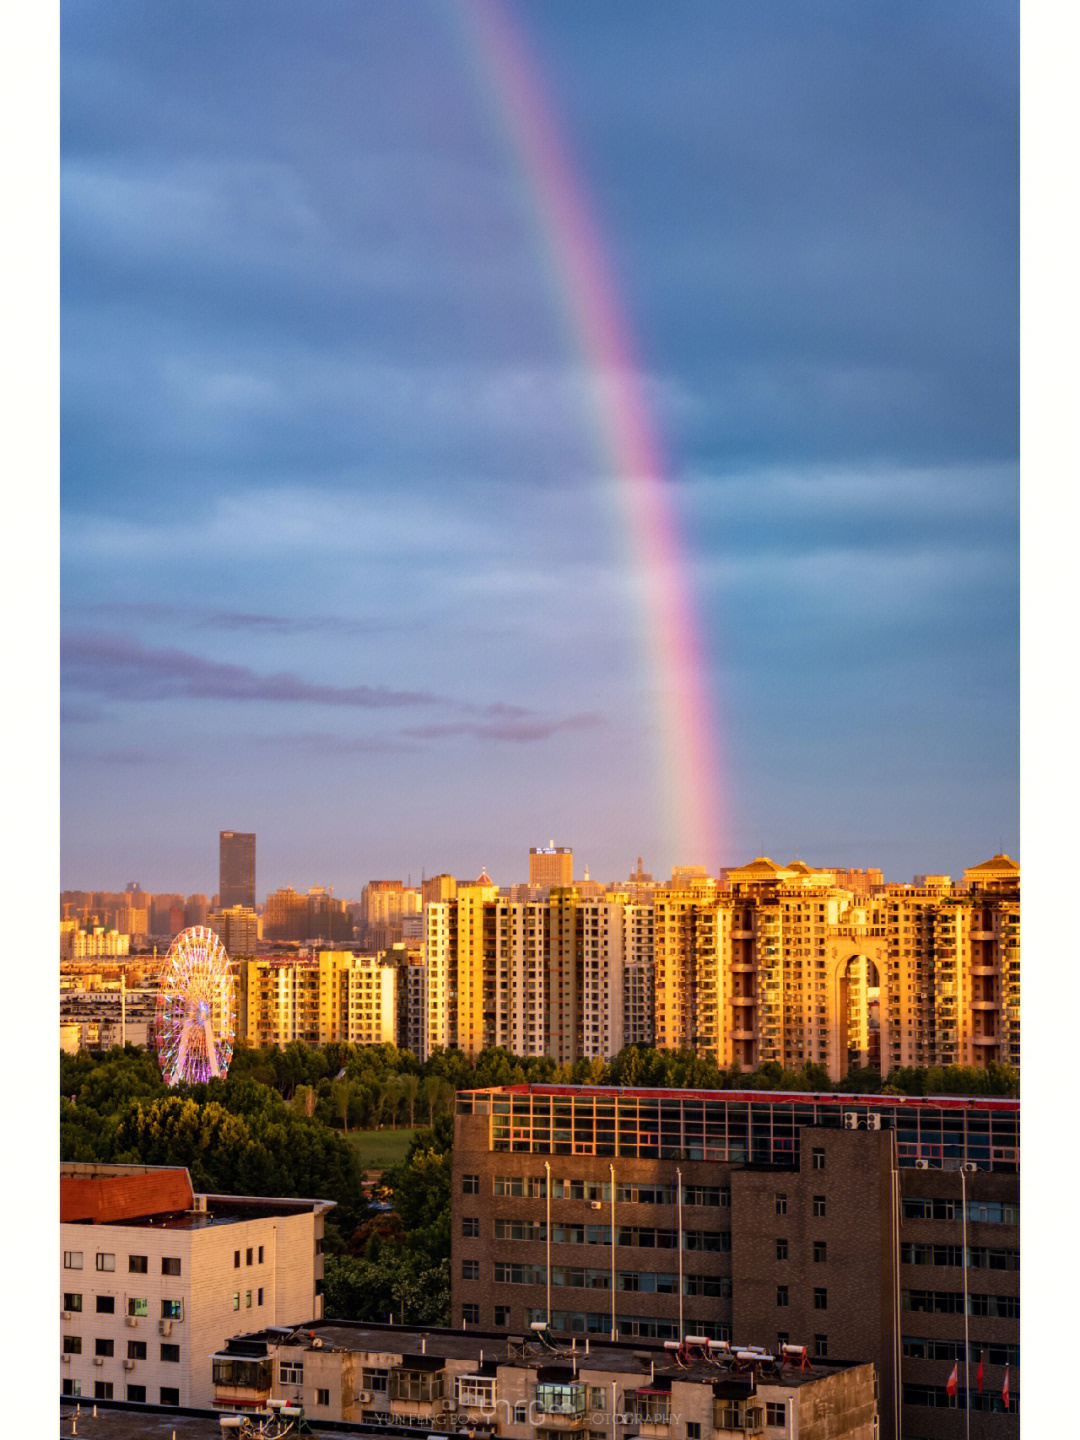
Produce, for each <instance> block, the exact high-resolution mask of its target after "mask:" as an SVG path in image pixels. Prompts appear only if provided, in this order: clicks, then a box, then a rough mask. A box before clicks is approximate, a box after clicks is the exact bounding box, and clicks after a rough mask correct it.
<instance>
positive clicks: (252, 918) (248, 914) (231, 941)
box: [206, 905, 262, 957]
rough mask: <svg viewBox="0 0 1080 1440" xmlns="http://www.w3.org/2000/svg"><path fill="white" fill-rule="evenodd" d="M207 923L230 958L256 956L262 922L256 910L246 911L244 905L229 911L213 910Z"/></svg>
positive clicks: (233, 907)
mask: <svg viewBox="0 0 1080 1440" xmlns="http://www.w3.org/2000/svg"><path fill="white" fill-rule="evenodd" d="M206 923H207V925H208V926H209V928H210V929H211V930H213V932H214V934H215V935H216V936H217V937H218V939H219V940H220V941H221V943H222V945H223V946H224V947H225V953H226V954H227V955H229V956H230V957H232V956H234V955H254V954H255V950H256V948H257V947H258V943H259V934H260V926H261V923H262V922H261V921H260V919H259V916H258V915H256V913H255V911H254V910H245V909H244V907H243V906H242V905H233V906H232V907H231V908H230V909H228V910H211V911H210V913H209V915H207V917H206Z"/></svg>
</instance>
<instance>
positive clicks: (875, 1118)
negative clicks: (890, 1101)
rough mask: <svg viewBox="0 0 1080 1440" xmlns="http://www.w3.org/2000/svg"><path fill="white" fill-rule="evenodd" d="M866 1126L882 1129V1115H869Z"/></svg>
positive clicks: (869, 1128)
mask: <svg viewBox="0 0 1080 1440" xmlns="http://www.w3.org/2000/svg"><path fill="white" fill-rule="evenodd" d="M866 1128H867V1129H868V1130H880V1129H881V1116H880V1115H868V1116H867V1117H866Z"/></svg>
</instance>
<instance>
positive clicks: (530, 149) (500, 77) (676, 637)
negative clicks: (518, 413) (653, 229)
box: [455, 0, 722, 874]
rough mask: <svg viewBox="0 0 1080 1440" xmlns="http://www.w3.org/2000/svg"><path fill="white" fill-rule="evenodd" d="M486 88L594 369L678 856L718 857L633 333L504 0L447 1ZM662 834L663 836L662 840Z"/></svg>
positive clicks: (701, 719) (682, 590) (699, 684)
mask: <svg viewBox="0 0 1080 1440" xmlns="http://www.w3.org/2000/svg"><path fill="white" fill-rule="evenodd" d="M455 11H456V13H457V14H458V15H459V16H461V17H462V18H463V19H464V22H465V25H466V27H467V30H468V39H469V40H471V41H472V42H473V50H474V53H475V54H477V55H478V56H479V59H480V62H481V64H482V67H483V70H484V75H485V78H486V79H487V80H488V81H489V82H490V84H491V86H492V87H493V89H494V92H495V98H496V104H497V106H498V107H499V110H500V113H501V115H502V116H503V117H505V121H506V124H507V127H508V129H509V132H510V136H511V141H512V145H513V148H514V150H515V152H516V155H517V157H518V159H519V162H520V165H521V167H522V170H523V172H524V175H525V181H526V189H527V191H528V194H529V196H530V198H531V201H532V204H533V206H534V208H535V211H536V217H537V221H538V224H539V227H540V230H541V233H542V236H543V239H544V243H545V244H546V247H547V249H548V251H549V254H550V258H551V262H552V265H553V269H554V273H555V275H556V277H557V281H558V288H559V296H560V303H561V304H562V306H563V308H564V309H565V312H566V317H567V323H568V326H569V328H570V330H571V333H572V334H573V335H574V337H575V341H576V344H577V345H578V347H579V348H580V351H581V353H582V356H583V359H584V361H585V364H586V368H587V370H588V372H589V374H590V375H591V377H592V386H593V402H594V411H595V422H596V425H597V429H598V433H599V440H600V445H601V451H602V454H603V457H604V459H605V461H606V462H607V463H608V464H609V465H610V466H611V469H612V473H613V474H614V475H615V477H616V479H617V485H618V494H619V497H620V506H621V509H622V511H623V516H624V523H625V527H626V531H627V537H628V542H629V548H630V554H631V561H632V564H633V567H634V572H635V574H636V575H638V576H639V577H640V579H641V582H642V612H643V613H642V628H643V630H644V633H645V639H646V652H647V657H648V661H649V666H650V674H651V677H652V688H653V689H654V690H655V692H656V694H657V697H658V699H657V706H658V709H657V715H656V721H657V725H658V732H659V734H660V736H661V737H662V738H661V754H660V757H659V759H660V772H661V773H660V776H659V781H660V794H661V797H662V805H663V807H664V812H665V815H664V820H665V827H666V836H665V838H666V840H667V844H668V845H669V846H670V847H671V850H672V853H673V854H674V855H675V856H676V857H677V862H676V863H687V864H704V865H707V866H708V867H709V870H710V873H713V874H715V873H716V867H717V866H718V865H719V864H720V861H721V855H720V853H719V852H720V844H721V834H722V824H721V814H720V793H721V786H720V783H719V781H720V763H719V748H718V740H719V735H718V727H717V724H716V720H715V717H714V713H713V702H712V697H711V694H710V690H709V685H708V682H707V675H708V673H709V671H708V666H707V665H706V663H705V650H704V645H703V642H702V635H701V627H700V623H699V620H698V616H697V614H696V612H695V607H694V603H693V597H692V594H691V588H690V584H689V581H688V575H687V572H688V552H687V546H686V544H685V541H684V539H683V537H682V534H681V533H680V527H679V523H678V517H677V515H676V512H675V505H674V501H673V495H672V487H671V484H670V469H669V465H668V461H667V457H666V455H665V453H664V447H663V445H662V443H661V438H660V435H659V434H658V426H657V424H656V420H655V417H654V415H653V414H652V411H651V407H650V404H649V401H648V397H647V395H646V391H645V387H644V384H643V383H642V376H641V365H640V361H639V358H638V354H637V350H636V346H635V343H634V337H633V335H632V333H631V328H630V325H629V322H628V320H627V316H626V313H625V310H624V307H623V306H622V305H621V304H620V301H619V296H618V292H617V287H616V285H615V280H614V277H613V275H612V269H611V265H610V263H609V261H608V257H607V247H606V246H605V244H604V242H603V237H602V235H601V234H600V231H599V229H598V227H597V223H596V220H595V217H594V216H593V214H592V209H591V206H590V203H589V196H588V194H587V193H586V191H585V188H584V186H583V185H582V183H581V181H580V179H579V176H578V173H577V169H576V167H575V166H574V164H573V163H572V160H571V156H570V154H569V152H568V148H567V144H566V140H565V137H564V136H563V134H562V133H561V128H560V126H559V123H558V119H557V116H556V113H555V109H554V106H553V104H552V103H551V102H550V100H549V99H548V97H547V94H546V92H545V90H544V88H543V86H542V84H541V80H540V75H539V70H538V66H537V63H536V61H535V59H534V58H533V56H532V55H531V54H530V52H529V50H528V47H527V45H526V43H525V41H524V38H523V36H522V34H521V33H520V30H519V29H518V28H517V27H516V26H515V25H514V24H513V23H512V21H511V19H510V17H509V15H508V13H507V9H506V6H505V4H504V3H502V0H465V3H462V4H460V5H459V6H456V7H455ZM658 838H659V837H658Z"/></svg>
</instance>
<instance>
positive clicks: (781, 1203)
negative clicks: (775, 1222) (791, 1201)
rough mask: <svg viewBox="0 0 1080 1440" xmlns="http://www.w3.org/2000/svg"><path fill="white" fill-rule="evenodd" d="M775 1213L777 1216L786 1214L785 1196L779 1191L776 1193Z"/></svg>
mask: <svg viewBox="0 0 1080 1440" xmlns="http://www.w3.org/2000/svg"><path fill="white" fill-rule="evenodd" d="M776 1213H777V1215H786V1214H787V1196H786V1195H785V1194H784V1193H783V1192H782V1191H779V1190H778V1191H777V1192H776Z"/></svg>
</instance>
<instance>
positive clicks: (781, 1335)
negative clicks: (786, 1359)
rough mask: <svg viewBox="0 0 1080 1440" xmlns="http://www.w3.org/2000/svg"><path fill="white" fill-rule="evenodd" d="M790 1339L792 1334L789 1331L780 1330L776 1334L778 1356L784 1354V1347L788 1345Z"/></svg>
mask: <svg viewBox="0 0 1080 1440" xmlns="http://www.w3.org/2000/svg"><path fill="white" fill-rule="evenodd" d="M790 1339H791V1334H790V1332H789V1331H787V1330H778V1331H777V1332H776V1353H777V1354H778V1355H781V1354H783V1350H784V1346H785V1345H786V1344H787V1343H788V1341H789V1340H790Z"/></svg>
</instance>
